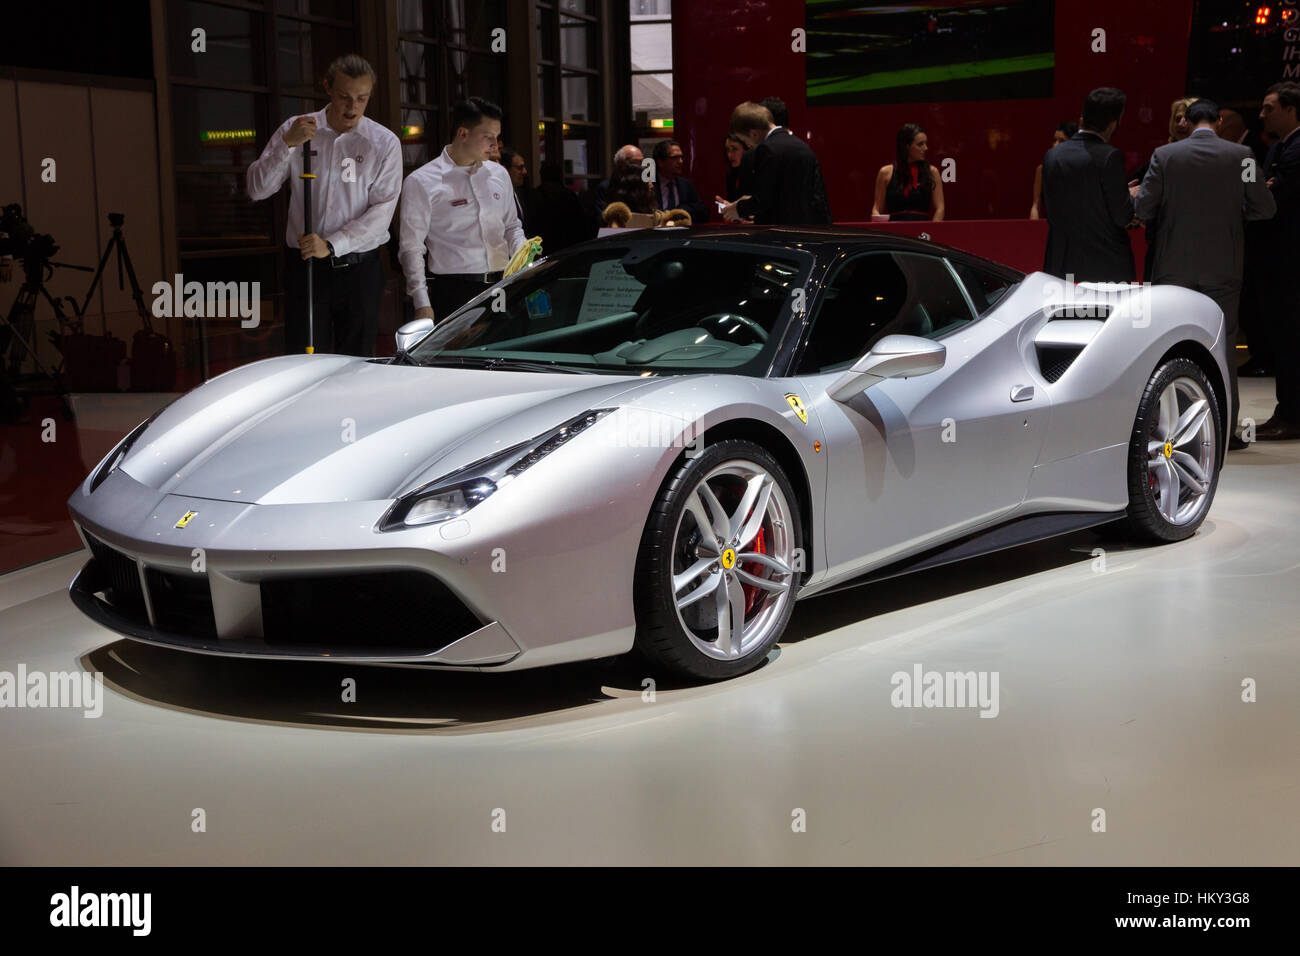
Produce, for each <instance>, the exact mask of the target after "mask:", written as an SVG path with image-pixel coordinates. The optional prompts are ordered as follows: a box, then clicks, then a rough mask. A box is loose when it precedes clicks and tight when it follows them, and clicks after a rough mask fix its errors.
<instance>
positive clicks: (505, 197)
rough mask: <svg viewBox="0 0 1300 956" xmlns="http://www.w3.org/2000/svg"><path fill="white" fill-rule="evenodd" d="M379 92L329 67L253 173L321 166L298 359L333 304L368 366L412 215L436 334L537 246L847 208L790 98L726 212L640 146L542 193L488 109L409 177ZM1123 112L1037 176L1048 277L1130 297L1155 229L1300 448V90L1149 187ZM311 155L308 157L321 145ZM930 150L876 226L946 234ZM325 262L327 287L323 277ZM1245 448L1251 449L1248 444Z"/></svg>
mask: <svg viewBox="0 0 1300 956" xmlns="http://www.w3.org/2000/svg"><path fill="white" fill-rule="evenodd" d="M374 81H375V72H374V70H373V69H372V68H371V66H370V64H369V63H367V62H366V61H365V60H364V59H362V58H361V57H359V56H356V55H349V56H345V57H340V58H339V59H338V60H336V61H335V62H334V63H333V64H331V65H330V68H329V71H328V74H327V76H326V79H325V91H326V93H327V94H328V95H329V98H330V102H329V105H327V106H326V107H325V109H323V110H320V111H319V112H317V113H314V114H306V115H303V116H296V117H292V118H291V119H289V120H286V121H285V122H284V123H283V124H282V125H281V127H280V128H279V129H278V130H277V131H276V133H275V135H274V136H272V137H271V141H270V142H269V143H268V144H267V146H266V148H265V149H264V150H263V152H262V154H261V155H260V157H259V158H258V159H257V161H255V162H254V163H253V164H252V165H251V166H250V167H249V170H248V173H247V186H248V192H249V195H250V196H251V197H252V198H253V199H264V198H267V197H268V196H271V195H273V194H274V193H275V192H277V191H278V190H279V189H280V188H281V187H282V186H283V185H284V184H285V183H286V182H292V181H293V180H294V179H295V178H300V177H301V176H302V175H303V163H302V152H303V149H302V148H298V147H303V148H310V149H311V151H312V154H313V156H316V157H318V158H317V159H316V161H315V162H314V163H313V169H314V170H315V172H314V173H313V181H314V183H315V187H314V188H315V199H316V210H317V219H316V221H315V222H314V223H313V228H312V229H311V231H310V232H309V231H308V230H306V229H305V227H304V215H303V212H304V210H303V201H302V192H301V190H293V189H291V199H290V206H289V217H288V225H287V228H286V235H285V241H286V243H287V245H288V246H289V247H290V248H291V249H293V250H295V251H296V252H297V255H296V256H294V255H291V256H289V257H288V258H289V263H288V267H287V272H288V274H287V276H286V303H287V308H286V326H287V333H286V340H287V344H288V347H289V349H290V350H291V351H300V350H301V349H302V347H303V344H304V343H305V342H306V341H307V339H308V335H307V327H306V326H307V316H306V309H305V307H304V302H305V300H306V294H305V293H306V284H307V282H308V281H309V276H310V281H311V282H312V286H313V298H314V301H315V302H316V304H317V305H316V308H315V310H314V317H313V318H314V326H313V336H314V338H315V340H316V341H318V342H321V343H322V346H323V349H322V350H333V351H338V352H346V353H351V354H369V352H370V351H371V348H372V346H373V343H374V339H375V334H376V331H377V329H376V325H377V318H378V312H379V300H380V296H381V294H382V288H383V278H382V270H381V268H380V263H379V250H380V248H381V247H382V246H383V245H384V244H386V243H387V242H388V240H389V233H388V230H389V226H390V223H391V221H392V219H393V215H394V212H395V210H396V207H397V203H398V200H399V198H400V200H401V212H400V215H399V217H398V219H399V253H398V259H399V261H400V263H401V267H402V271H403V273H404V276H405V285H406V292H407V295H408V296H409V298H410V301H411V303H412V305H413V309H414V315H415V317H417V318H422V317H437V316H442V315H446V314H448V313H449V312H451V311H454V310H455V309H456V308H458V307H459V306H460V305H462V304H463V303H464V302H466V301H468V300H469V299H471V298H473V297H474V296H476V295H478V294H479V293H480V292H482V291H483V290H484V289H486V288H487V287H488V286H490V285H492V284H493V283H495V282H497V281H498V280H499V279H500V278H501V277H502V274H503V270H504V269H505V268H506V266H507V264H508V263H509V262H510V260H511V259H512V257H514V256H515V255H516V253H518V252H519V251H520V250H521V248H522V247H523V246H524V244H525V242H526V241H527V237H529V236H540V237H541V240H542V248H543V249H544V250H545V251H546V252H547V253H553V252H556V251H558V250H561V249H564V248H566V247H568V246H570V245H573V244H575V243H578V242H582V241H584V240H586V239H590V238H593V237H594V236H596V235H597V233H598V231H599V230H600V228H601V227H602V226H626V225H664V224H687V225H689V224H692V223H701V222H706V221H708V220H709V219H711V218H715V216H716V218H720V219H722V220H726V221H733V222H734V221H744V222H752V223H755V224H758V225H800V226H807V225H818V224H829V223H830V222H831V221H832V220H831V210H830V202H829V199H828V197H827V193H826V185H825V181H824V179H823V176H822V170H821V165H820V163H819V162H818V159H817V156H816V155H815V154H814V152H813V150H812V149H811V147H810V146H809V145H808V143H807V142H806V141H805V140H804V138H803V137H800V136H798V135H796V134H795V133H793V132H791V131H790V129H789V127H788V123H789V114H788V111H787V109H786V106H785V104H784V103H783V102H782V101H781V100H780V99H779V98H776V97H769V98H766V99H763V100H759V101H756V102H751V101H747V102H744V103H741V104H739V105H738V106H736V107H735V109H734V110H733V111H732V114H731V122H730V130H729V132H728V133H727V136H726V138H725V141H724V143H723V149H724V152H723V155H724V156H725V161H726V178H725V181H726V187H725V195H720V196H715V197H714V205H715V206H716V210H715V209H712V208H710V204H709V203H708V202H706V201H704V200H703V199H702V198H701V197H700V195H699V191H698V190H697V189H696V187H695V185H694V184H693V183H692V182H691V180H690V179H689V178H687V177H686V176H685V175H684V169H685V156H684V154H683V151H682V146H681V144H680V143H678V142H677V141H676V140H673V139H661V140H658V141H657V142H656V143H655V146H654V150H653V152H652V154H651V157H650V159H649V160H647V159H646V157H645V156H644V154H643V153H642V151H641V149H640V148H639V147H638V146H636V145H632V144H628V145H625V146H623V147H621V148H620V149H619V150H618V151H617V152H616V153H615V154H614V156H613V163H612V166H611V171H610V175H609V177H608V178H606V179H603V180H601V181H600V182H598V183H596V184H595V185H594V186H593V187H592V188H590V189H587V190H584V191H582V192H581V193H579V192H575V191H574V190H573V189H571V188H570V187H569V186H568V185H566V184H565V182H564V177H563V173H562V171H561V169H560V167H559V166H558V165H557V164H555V163H542V166H541V169H540V171H539V172H540V177H539V182H538V184H537V185H536V186H533V185H531V184H530V183H529V170H528V165H527V161H526V159H525V157H524V155H523V153H521V152H519V151H517V150H514V149H511V148H509V147H508V146H506V145H504V144H503V143H502V141H501V119H502V113H501V110H500V108H499V107H497V106H496V105H495V104H493V103H490V102H488V101H486V100H483V99H479V98H475V97H471V98H470V99H469V100H467V101H465V102H464V103H461V104H460V105H458V106H457V107H456V108H455V110H454V111H453V114H452V130H453V132H452V135H451V139H450V142H448V143H447V144H446V146H445V147H444V148H443V150H442V152H441V153H440V154H439V155H438V156H437V157H436V158H435V159H433V160H431V161H430V162H428V163H425V164H424V165H423V166H421V167H420V168H418V169H416V170H415V171H413V172H412V173H411V174H410V175H409V176H407V177H406V179H405V181H403V179H402V159H401V149H400V145H399V143H398V139H397V137H396V135H394V134H393V132H392V131H391V130H388V129H385V128H384V127H383V126H381V125H380V124H378V123H375V122H373V121H372V120H370V119H368V118H366V117H365V116H364V113H365V109H366V105H367V103H368V101H369V98H370V94H371V92H372V90H373V85H374ZM1124 105H1125V95H1124V93H1123V92H1122V91H1120V90H1118V89H1114V88H1109V87H1105V88H1101V89H1097V90H1093V91H1092V92H1091V93H1090V94H1089V95H1088V97H1087V99H1086V100H1085V102H1084V104H1083V109H1082V114H1081V116H1080V119H1079V122H1078V123H1077V124H1076V123H1074V122H1072V121H1067V122H1062V123H1061V124H1059V125H1058V126H1057V128H1056V130H1055V131H1054V133H1053V143H1052V147H1051V148H1050V149H1048V150H1047V152H1046V154H1045V155H1044V157H1043V162H1042V164H1041V165H1040V166H1039V167H1038V169H1037V170H1036V172H1035V175H1034V195H1033V203H1032V205H1031V207H1030V213H1029V215H1030V218H1033V219H1036V218H1046V219H1047V222H1048V236H1047V248H1046V253H1045V256H1044V261H1043V270H1044V271H1045V272H1048V273H1051V274H1053V275H1058V276H1061V277H1062V278H1071V279H1073V281H1076V282H1084V281H1094V282H1131V281H1133V279H1134V278H1135V275H1134V262H1133V255H1132V251H1131V245H1130V242H1129V238H1128V234H1127V230H1129V229H1131V228H1137V227H1145V228H1146V230H1147V235H1148V240H1149V241H1148V257H1147V262H1146V264H1145V270H1144V276H1143V278H1145V279H1146V280H1148V281H1152V282H1156V283H1171V284H1175V285H1181V286H1185V287H1187V288H1190V289H1195V290H1197V291H1199V292H1202V293H1204V294H1205V295H1208V296H1209V297H1211V298H1212V299H1214V301H1215V302H1216V303H1218V305H1219V306H1220V308H1222V309H1223V313H1224V316H1225V319H1226V327H1227V334H1228V346H1229V351H1228V354H1229V355H1230V356H1233V359H1234V360H1233V361H1230V362H1229V363H1228V364H1229V367H1230V370H1231V372H1232V407H1233V408H1234V409H1237V408H1239V405H1238V399H1237V376H1236V367H1235V366H1236V361H1235V351H1234V350H1233V346H1234V343H1235V340H1236V336H1237V333H1238V324H1239V320H1240V323H1241V324H1242V325H1244V326H1245V327H1246V328H1247V331H1248V333H1249V340H1250V347H1251V353H1252V364H1254V365H1256V366H1267V367H1271V369H1272V370H1273V371H1275V373H1276V375H1277V408H1276V410H1275V412H1274V414H1273V416H1272V417H1271V418H1270V419H1269V421H1267V422H1266V423H1264V424H1263V425H1261V426H1260V427H1259V428H1258V429H1257V430H1256V431H1255V436H1254V437H1255V438H1256V439H1259V440H1273V439H1292V438H1300V285H1297V283H1295V282H1294V281H1291V279H1290V277H1289V275H1288V273H1289V270H1290V268H1292V267H1293V265H1294V261H1295V257H1296V251H1297V250H1300V136H1297V135H1296V130H1297V129H1298V128H1300V118H1298V116H1297V114H1298V112H1300V85H1297V84H1295V83H1279V84H1276V85H1275V86H1273V87H1271V88H1270V89H1269V90H1268V91H1267V93H1266V95H1265V97H1264V100H1263V104H1262V106H1261V109H1260V119H1261V121H1262V122H1263V127H1264V130H1263V134H1262V137H1263V138H1262V139H1261V141H1260V142H1259V143H1256V144H1254V146H1255V147H1256V148H1252V145H1250V144H1247V143H1246V142H1245V140H1246V139H1247V138H1248V136H1249V133H1248V127H1247V125H1246V123H1245V122H1244V120H1243V118H1242V117H1241V115H1240V114H1238V113H1235V112H1233V111H1231V110H1220V109H1219V107H1218V106H1217V105H1216V104H1215V103H1213V102H1212V101H1210V100H1209V99H1206V98H1203V97H1201V98H1197V97H1181V98H1179V99H1178V100H1175V101H1174V103H1173V104H1172V105H1171V109H1170V119H1169V142H1168V143H1166V144H1165V145H1163V146H1161V147H1159V148H1158V149H1156V150H1155V152H1154V154H1153V155H1152V156H1151V158H1150V160H1149V161H1148V162H1147V163H1145V164H1144V165H1143V166H1142V167H1141V168H1140V169H1139V170H1138V171H1137V174H1136V175H1135V176H1129V175H1128V174H1127V173H1126V171H1125V164H1124V156H1123V153H1121V152H1120V151H1119V150H1118V149H1116V148H1115V147H1114V146H1112V145H1111V144H1110V140H1111V138H1112V137H1113V136H1114V135H1115V131H1116V129H1117V128H1118V127H1119V124H1120V121H1121V119H1122V117H1123V113H1124ZM308 143H310V147H307V146H306V144H308ZM929 148H930V144H929V140H928V137H927V134H926V131H925V130H924V129H923V128H921V127H920V126H919V125H917V124H915V123H908V124H905V125H904V126H903V127H902V128H901V129H900V130H899V131H898V134H897V137H896V139H895V153H894V162H893V163H891V164H890V165H887V166H882V167H881V168H880V169H879V170H878V172H877V174H876V178H875V188H874V193H873V201H872V206H871V216H872V218H873V219H886V218H887V219H893V220H899V219H903V220H906V219H934V220H941V219H943V217H944V195H943V179H942V177H941V176H940V174H939V171H938V169H937V168H936V167H935V166H934V165H932V164H930V163H929V162H928V160H927V159H926V155H927V153H928V151H929ZM313 259H327V260H328V266H329V267H328V268H320V269H317V270H315V271H314V272H313V271H312V270H310V269H307V268H306V267H305V264H306V263H307V262H308V261H309V260H313ZM1230 447H1232V448H1239V447H1244V445H1243V443H1242V442H1241V440H1240V439H1238V438H1237V437H1236V436H1234V437H1233V439H1232V442H1231V444H1230Z"/></svg>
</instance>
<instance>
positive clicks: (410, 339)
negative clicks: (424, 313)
mask: <svg viewBox="0 0 1300 956" xmlns="http://www.w3.org/2000/svg"><path fill="white" fill-rule="evenodd" d="M432 331H433V319H415V320H414V321H412V322H407V323H406V324H405V325H404V326H402V327H401V328H400V329H398V330H397V351H398V352H409V351H411V349H413V348H415V347H416V346H417V345H419V344H420V341H421V340H422V339H423V338H424V337H425V336H426V335H428V334H429V333H430V332H432Z"/></svg>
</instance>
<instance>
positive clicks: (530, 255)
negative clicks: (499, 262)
mask: <svg viewBox="0 0 1300 956" xmlns="http://www.w3.org/2000/svg"><path fill="white" fill-rule="evenodd" d="M541 254H542V237H541V236H533V238H531V239H528V240H526V241H525V242H524V244H523V245H522V246H520V247H519V251H518V252H516V253H515V254H514V256H513V257H512V258H511V259H510V265H508V266H506V271H505V275H508V276H512V275H514V274H515V273H516V272H518V271H519V270H520V269H523V268H526V267H528V266H530V265H532V263H533V260H534V259H536V258H537V257H538V256H540V255H541Z"/></svg>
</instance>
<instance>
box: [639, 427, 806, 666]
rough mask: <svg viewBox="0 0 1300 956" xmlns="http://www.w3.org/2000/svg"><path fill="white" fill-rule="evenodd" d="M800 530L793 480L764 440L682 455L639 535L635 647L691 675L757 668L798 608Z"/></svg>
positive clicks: (720, 445) (735, 442)
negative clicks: (786, 473) (764, 445)
mask: <svg viewBox="0 0 1300 956" xmlns="http://www.w3.org/2000/svg"><path fill="white" fill-rule="evenodd" d="M800 534H801V529H800V526H799V509H798V501H797V499H796V498H795V494H794V490H793V488H792V487H791V485H790V481H789V479H788V478H787V477H786V475H785V472H784V471H782V469H781V466H780V465H779V464H778V463H777V461H776V459H775V458H773V457H772V456H771V455H770V454H769V453H768V452H767V451H765V450H764V449H763V448H761V447H760V446H758V445H755V444H754V443H752V442H748V441H741V440H738V439H730V440H727V441H722V442H719V443H717V444H716V445H711V446H708V448H707V449H706V450H705V451H704V453H703V454H701V455H700V456H698V457H696V458H693V459H690V458H688V459H684V460H683V461H682V463H681V464H680V465H678V466H677V468H676V470H675V471H674V473H673V474H672V475H670V476H669V478H668V480H667V481H666V482H665V483H664V486H663V488H662V490H661V491H660V493H659V498H658V500H657V501H656V503H655V507H654V508H653V510H652V511H651V513H650V519H649V521H648V522H647V523H646V530H645V534H644V535H643V536H642V541H641V554H640V556H639V559H638V562H637V583H636V605H637V606H636V611H637V635H636V647H637V649H638V650H639V651H640V652H641V653H642V655H644V656H645V657H647V658H648V659H649V660H650V662H651V663H652V664H657V665H659V666H662V667H664V668H666V669H667V670H670V671H672V672H674V673H676V674H678V675H681V676H685V677H690V678H693V679H703V680H719V679H723V678H727V677H735V676H737V675H739V674H743V673H745V672H746V671H748V670H752V669H753V668H755V667H757V666H758V665H759V664H760V663H762V661H763V660H764V658H765V657H766V656H767V652H768V651H769V650H770V649H771V648H772V646H773V645H774V644H775V643H776V642H777V640H778V639H779V638H780V636H781V633H782V632H783V631H784V630H785V626H786V624H787V623H788V621H789V620H790V614H791V612H792V610H793V608H794V597H795V589H796V587H797V583H798V572H796V571H795V570H794V568H795V566H796V564H797V561H796V551H797V549H798V548H799V547H800V545H801V542H802V538H801V537H800Z"/></svg>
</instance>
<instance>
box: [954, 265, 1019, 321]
mask: <svg viewBox="0 0 1300 956" xmlns="http://www.w3.org/2000/svg"><path fill="white" fill-rule="evenodd" d="M949 261H951V260H949ZM952 267H953V270H954V271H955V272H956V273H957V277H958V278H959V279H961V284H962V285H963V286H965V287H966V294H967V295H969V296H970V300H971V304H972V305H974V306H975V314H976V315H983V314H984V313H985V312H987V311H988V310H989V309H991V308H993V306H995V305H997V304H998V300H999V299H1001V298H1002V297H1003V296H1004V295H1006V294H1007V290H1009V289H1010V288H1011V287H1012V286H1013V285H1015V284H1016V283H1015V282H1012V281H1011V280H1009V279H1004V278H1002V277H1001V276H1000V275H998V274H997V273H995V272H989V271H988V270H987V269H981V268H979V267H978V266H972V265H969V264H967V263H965V262H953V263H952Z"/></svg>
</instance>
